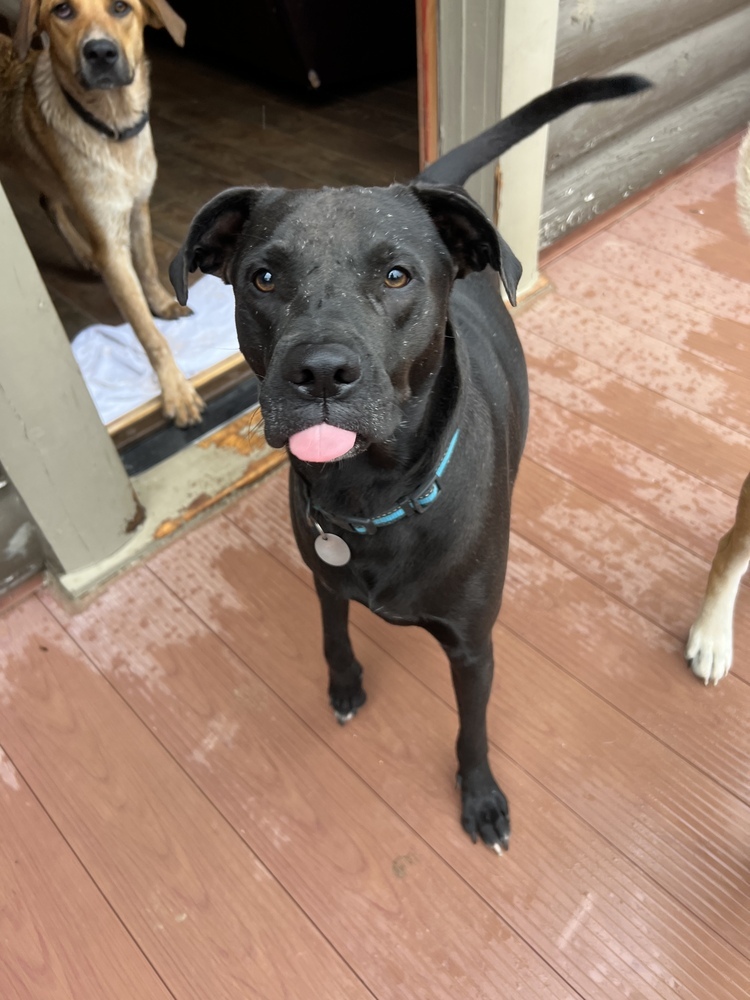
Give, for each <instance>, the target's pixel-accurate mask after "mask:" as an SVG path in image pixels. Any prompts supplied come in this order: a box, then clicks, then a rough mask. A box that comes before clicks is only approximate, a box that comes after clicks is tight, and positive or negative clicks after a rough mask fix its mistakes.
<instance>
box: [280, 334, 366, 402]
mask: <svg viewBox="0 0 750 1000" xmlns="http://www.w3.org/2000/svg"><path fill="white" fill-rule="evenodd" d="M283 375H284V378H285V379H286V381H287V382H291V384H292V385H294V386H295V387H296V389H297V391H298V392H299V394H300V395H302V396H314V397H322V398H326V399H328V398H330V397H331V396H339V395H341V393H342V392H343V391H344V390H345V389H347V388H348V387H349V386H351V385H354V383H355V382H357V381H359V379H360V378H361V376H362V368H361V366H360V363H359V358H358V357H357V355H356V354H355V353H354V351H353V350H352V349H351V348H349V347H346V346H345V345H344V344H299V345H298V346H296V347H293V348H292V349H291V350H290V351H289V353H288V354H287V357H286V360H285V362H284V368H283Z"/></svg>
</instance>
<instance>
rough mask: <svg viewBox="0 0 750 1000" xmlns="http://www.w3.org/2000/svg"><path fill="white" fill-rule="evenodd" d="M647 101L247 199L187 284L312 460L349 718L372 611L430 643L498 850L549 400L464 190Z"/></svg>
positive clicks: (215, 212) (320, 571)
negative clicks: (495, 641)
mask: <svg viewBox="0 0 750 1000" xmlns="http://www.w3.org/2000/svg"><path fill="white" fill-rule="evenodd" d="M647 86H649V84H648V82H647V81H645V80H643V79H642V78H640V77H633V76H622V77H612V78H610V79H606V80H588V81H586V80H583V81H578V82H576V83H572V84H568V85H566V86H563V87H559V88H557V89H556V90H553V91H551V92H550V93H548V94H545V95H544V96H542V97H540V98H537V99H536V100H535V101H533V102H531V103H530V104H529V105H527V106H526V107H524V108H522V109H521V110H520V111H518V112H516V113H515V114H513V115H512V116H511V117H510V118H508V119H506V120H505V121H504V122H501V123H500V124H498V125H495V126H494V127H493V128H491V129H488V130H487V131H486V132H484V133H483V134H482V135H480V136H478V137H477V138H476V139H474V140H472V141H471V142H469V143H466V144H465V145H464V146H461V147H459V148H458V149H455V150H453V151H452V152H451V153H449V154H448V155H446V156H444V157H443V158H442V159H440V160H438V161H437V162H436V163H434V164H433V165H432V166H431V167H428V168H427V169H426V170H425V171H423V173H422V174H420V176H419V177H418V178H417V179H416V181H414V182H413V183H412V184H409V185H399V184H395V185H393V186H392V187H389V188H345V189H343V190H333V189H329V188H324V189H323V190H320V191H285V190H275V189H258V188H233V189H231V190H229V191H225V192H224V193H223V194H220V195H218V196H217V197H216V198H214V199H213V200H212V201H210V202H209V203H208V204H207V205H205V206H204V207H203V208H202V209H201V211H200V212H199V213H198V215H197V216H196V217H195V219H194V220H193V222H192V224H191V226H190V232H189V234H188V237H187V239H186V241H185V244H184V246H183V247H182V250H181V251H180V253H179V255H178V256H177V258H176V259H175V261H174V262H173V264H172V268H171V271H170V273H171V277H172V283H173V285H174V287H175V290H176V292H177V298H178V299H179V301H180V302H181V303H183V304H184V303H185V302H186V301H187V274H188V271H194V270H196V268H199V269H200V270H201V271H204V272H207V273H210V274H218V275H221V277H222V278H223V279H224V281H226V282H228V283H231V284H232V285H233V286H234V291H235V296H236V303H237V305H236V318H237V331H238V336H239V344H240V348H241V350H242V353H243V354H244V355H245V357H246V358H247V360H248V362H249V363H250V365H251V366H252V368H253V370H254V371H255V373H256V374H257V376H258V378H259V379H260V380H261V382H262V388H261V395H260V404H261V410H262V413H263V417H264V419H265V432H266V437H267V439H268V441H269V443H270V444H271V445H273V446H275V447H281V446H283V445H287V446H288V447H289V451H290V452H291V475H290V483H291V486H290V490H291V513H292V522H293V525H294V532H295V536H296V538H297V543H298V545H299V548H300V551H301V552H302V556H303V558H304V560H305V562H306V563H307V565H308V566H309V567H310V569H311V570H312V572H313V574H314V577H315V586H316V589H317V592H318V596H319V598H320V603H321V608H322V613H323V632H324V646H325V656H326V660H327V661H328V666H329V670H330V686H329V694H330V699H331V704H332V706H333V709H334V712H335V713H336V716H337V718H338V719H339V721H340V722H346V721H347V720H348V719H350V718H351V717H352V716H353V715H354V713H355V712H356V711H357V709H358V708H360V706H361V705H362V704H363V703H364V701H365V692H364V690H363V688H362V668H361V667H360V665H359V663H358V662H357V660H356V658H355V656H354V653H353V651H352V647H351V644H350V641H349V634H348V608H349V601H350V600H356V601H360V602H361V603H362V604H364V605H366V606H367V607H369V608H370V609H371V610H372V611H374V612H375V613H376V614H378V615H380V616H381V617H382V618H384V619H385V620H386V621H389V622H394V623H397V624H403V625H421V626H423V627H424V628H425V629H427V631H428V632H430V633H431V634H432V635H433V636H434V637H435V638H436V639H437V640H438V642H439V643H440V644H441V646H442V647H443V649H444V650H445V652H446V653H447V655H448V658H449V660H450V667H451V674H452V678H453V684H454V688H455V692H456V699H457V702H458V711H459V717H460V729H459V735H458V747H457V749H458V768H459V770H458V774H459V781H460V784H461V798H462V816H461V819H462V823H463V826H464V829H465V830H466V831H467V833H469V834H470V836H471V838H472V840H474V841H476V839H477V836H479V837H481V838H482V840H483V841H484V842H485V843H486V844H488V845H490V846H491V847H494V849H495V850H496V851H498V852H500V851H501V848H502V847H507V844H508V837H509V834H510V826H509V821H508V805H507V802H506V799H505V796H504V795H503V793H502V792H501V791H500V789H499V788H498V786H497V784H496V782H495V779H494V778H493V776H492V773H491V771H490V767H489V764H488V761H487V731H486V708H487V700H488V698H489V694H490V686H491V682H492V671H493V657H492V626H493V624H494V622H495V619H496V617H497V614H498V611H499V609H500V598H501V595H502V589H503V581H504V578H505V567H506V561H507V553H508V537H509V522H510V500H511V492H512V489H513V483H514V480H515V477H516V471H517V469H518V463H519V460H520V458H521V452H522V450H523V445H524V439H525V435H526V424H527V415H528V386H527V380H526V366H525V363H524V358H523V353H522V351H521V346H520V344H519V342H518V339H517V337H516V333H515V329H514V326H513V322H512V320H511V318H510V315H509V313H508V312H507V310H506V309H505V307H504V305H503V303H502V301H501V298H500V294H499V287H498V281H497V277H496V275H495V274H494V273H493V272H499V273H500V277H501V278H502V282H503V285H504V286H505V289H506V291H507V293H508V297H509V299H510V301H511V302H512V303H513V304H514V305H515V292H516V285H517V283H518V279H519V277H520V274H521V266H520V264H519V262H518V260H517V259H516V258H515V257H514V255H513V253H512V252H511V250H510V248H509V247H508V246H507V245H506V243H505V242H504V241H503V240H502V239H501V238H500V237H499V236H498V234H497V232H496V230H495V229H494V227H493V226H492V225H491V223H490V222H489V221H488V219H487V218H486V216H485V215H484V213H483V212H482V210H481V209H480V208H479V206H478V205H476V204H475V202H473V201H472V199H471V198H470V197H469V196H468V195H467V194H466V192H465V191H464V190H463V189H462V188H461V187H459V185H461V184H463V183H464V182H465V181H466V179H467V178H468V177H470V176H471V175H472V174H473V173H474V172H475V171H476V170H478V169H479V168H480V167H482V166H484V165H485V164H486V163H489V162H491V161H492V160H493V159H495V158H496V157H497V156H499V155H500V154H501V153H503V152H504V151H505V150H507V149H508V148H510V147H511V146H513V145H515V143H517V142H519V141H520V140H521V139H523V138H524V137H525V136H527V135H530V134H531V133H532V132H534V131H535V130H536V129H537V128H539V127H540V126H541V125H543V124H545V123H546V122H548V121H551V120H552V119H553V118H555V117H557V116H558V115H560V114H561V113H562V112H564V111H566V110H568V109H569V108H572V107H574V106H576V105H578V104H581V103H584V102H589V101H599V100H606V99H608V98H613V97H620V96H623V95H626V94H632V93H636V92H637V91H639V90H643V89H644V88H645V87H647ZM487 265H489V269H488V268H487ZM457 278H459V279H462V280H460V281H456V279H457Z"/></svg>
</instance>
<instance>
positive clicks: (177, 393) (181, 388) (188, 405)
mask: <svg viewBox="0 0 750 1000" xmlns="http://www.w3.org/2000/svg"><path fill="white" fill-rule="evenodd" d="M162 400H163V402H162V412H163V413H164V416H165V417H168V418H169V419H171V420H174V422H175V424H176V425H177V426H178V427H189V426H190V425H191V424H199V423H200V422H201V414H202V413H203V410H204V409H205V407H206V403H205V401H204V400H203V399H201V397H200V396H199V395H198V393H197V392H196V390H195V388H194V387H193V386H192V385H191V384H190V382H188V381H187V379H186V378H184V377H183V376H180V378H179V380H177V379H175V381H174V383H173V384H172V385H171V386H170V387H169V388H167V387H164V389H163V392H162Z"/></svg>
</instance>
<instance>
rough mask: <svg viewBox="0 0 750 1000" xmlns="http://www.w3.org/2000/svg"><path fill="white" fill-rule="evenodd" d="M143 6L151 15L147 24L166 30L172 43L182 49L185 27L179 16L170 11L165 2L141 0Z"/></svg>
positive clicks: (165, 0)
mask: <svg viewBox="0 0 750 1000" xmlns="http://www.w3.org/2000/svg"><path fill="white" fill-rule="evenodd" d="M143 6H144V7H145V8H146V10H147V11H148V12H149V14H150V15H151V16H150V17H149V19H148V23H149V24H150V25H151V27H152V28H166V29H167V31H168V32H169V34H170V35H171V36H172V38H173V39H174V41H175V42H176V43H177V44H178V45H179V46H180V48H182V46H183V45H184V44H185V31H186V29H187V25H186V24H185V22H184V21H183V20H182V18H181V17H180V15H179V14H178V13H177V12H176V11H174V10H172V8H171V7H170V6H169V4H168V3H167V0H143Z"/></svg>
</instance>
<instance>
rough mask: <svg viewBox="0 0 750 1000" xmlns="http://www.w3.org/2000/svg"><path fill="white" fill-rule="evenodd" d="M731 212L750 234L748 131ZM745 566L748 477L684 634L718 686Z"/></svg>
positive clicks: (695, 667) (749, 539) (697, 663)
mask: <svg viewBox="0 0 750 1000" xmlns="http://www.w3.org/2000/svg"><path fill="white" fill-rule="evenodd" d="M737 210H738V213H739V216H740V220H741V222H742V224H743V226H744V227H745V229H746V230H747V232H748V234H750V130H748V132H747V133H746V135H745V138H744V139H743V140H742V145H741V146H740V152H739V158H738V162H737ZM749 563H750V476H748V477H747V479H746V480H745V482H744V483H743V486H742V489H741V491H740V499H739V503H738V504H737V516H736V518H735V522H734V525H733V526H732V529H731V531H729V532H728V533H727V534H726V535H724V537H723V538H722V539H721V541H720V542H719V547H718V549H717V551H716V555H715V556H714V561H713V563H712V564H711V572H710V574H709V577H708V585H707V587H706V596H705V598H704V600H703V606H702V607H701V610H700V613H699V615H698V617H697V619H696V620H695V623H694V625H693V627H692V628H691V629H690V637H689V639H688V643H687V650H686V654H685V655H686V656H687V659H688V661H689V662H690V667H691V669H692V671H693V673H694V674H695V675H696V676H697V677H701V678H702V679H703V680H704V681H705V682H706V684H708V682H709V681H713V682H714V684H716V683H718V681H720V680H721V678H722V677H725V676H726V675H727V674H728V673H729V668H730V667H731V666H732V650H733V642H732V622H733V618H734V605H735V601H736V599H737V591H738V590H739V586H740V580H741V579H742V577H743V575H744V574H745V572H746V571H747V567H748V564H749Z"/></svg>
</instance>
